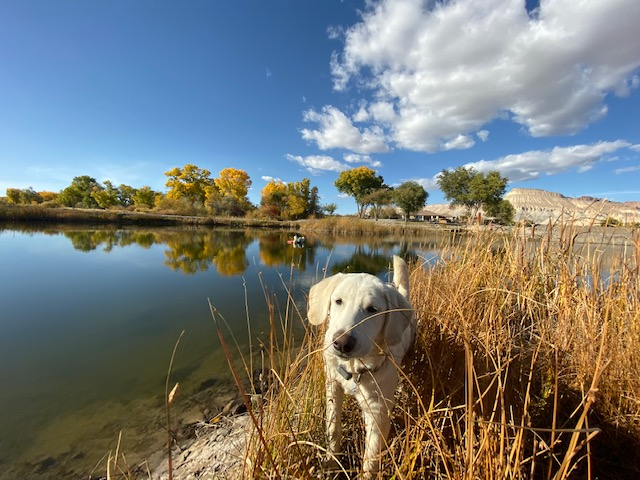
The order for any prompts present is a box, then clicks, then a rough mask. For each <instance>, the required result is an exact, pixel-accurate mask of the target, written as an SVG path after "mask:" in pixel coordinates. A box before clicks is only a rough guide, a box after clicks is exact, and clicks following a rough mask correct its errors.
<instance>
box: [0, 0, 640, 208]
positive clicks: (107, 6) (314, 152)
mask: <svg viewBox="0 0 640 480" xmlns="http://www.w3.org/2000/svg"><path fill="white" fill-rule="evenodd" d="M638 25H640V2H639V1H638V0H607V1H602V0H583V1H577V0H549V1H542V2H540V3H538V2H535V1H527V2H526V4H525V2H524V1H523V0H457V1H441V2H438V3H437V4H436V2H434V1H419V0H388V1H378V0H376V1H373V0H372V1H356V0H343V1H339V0H251V1H244V0H234V1H222V0H220V1H213V0H188V1H178V0H174V1H168V0H110V1H84V0H56V1H51V0H5V1H3V2H0V195H1V194H4V191H5V189H6V188H9V187H12V188H28V187H32V188H34V189H36V190H38V191H41V190H48V191H59V190H62V189H63V188H65V187H66V186H68V185H69V184H70V183H71V180H72V179H73V177H75V176H81V175H89V176H92V177H94V178H96V179H97V180H98V181H100V182H102V181H105V180H110V181H112V182H113V183H114V184H116V185H119V184H121V183H124V184H127V185H131V186H133V187H142V186H144V185H148V186H150V187H152V188H153V189H155V190H159V191H166V187H165V182H166V180H167V178H166V176H165V175H164V172H166V171H168V170H169V169H171V168H173V167H180V166H183V165H185V164H187V163H192V164H195V165H198V166H199V167H201V168H206V169H208V170H210V171H211V172H212V177H216V176H217V175H218V173H219V171H220V170H222V169H223V168H227V167H233V168H239V169H243V170H246V171H247V173H248V174H249V176H250V178H251V180H252V188H251V191H250V192H249V197H250V200H251V201H252V202H254V203H258V202H259V200H260V190H262V188H263V187H264V186H265V185H266V183H267V182H268V181H269V180H270V179H274V178H275V179H280V180H282V181H284V182H291V181H298V180H301V179H302V178H304V177H308V178H310V179H311V184H312V185H315V186H317V187H318V189H319V193H320V196H321V201H322V203H336V204H337V205H338V213H345V214H346V213H353V212H354V211H355V202H354V201H353V199H351V198H344V197H342V196H340V195H339V193H338V192H337V190H336V189H335V187H334V185H333V183H334V181H335V180H336V178H337V177H338V175H339V172H340V171H342V170H345V169H349V168H354V167H357V166H360V165H367V166H369V167H370V168H373V169H374V170H376V171H377V172H378V174H380V175H382V176H383V178H384V180H385V182H386V183H387V184H388V185H398V184H400V183H402V182H404V181H407V180H416V181H418V182H420V183H421V184H422V185H423V186H424V187H425V189H426V190H427V191H428V192H429V199H428V203H431V204H433V203H443V202H444V199H443V196H442V193H441V192H440V191H438V189H437V184H436V179H437V174H438V173H439V172H440V171H442V170H443V169H447V168H455V167H457V166H461V165H465V166H473V167H474V168H476V169H478V170H480V171H489V170H498V171H500V172H501V173H502V174H503V175H504V176H506V177H508V178H509V179H510V184H509V187H508V189H510V188H514V187H525V188H541V189H545V190H550V191H554V192H559V193H562V194H564V195H567V196H582V195H590V196H596V197H605V198H609V199H611V200H615V201H638V200H640V122H639V121H638V120H639V117H640V28H638Z"/></svg>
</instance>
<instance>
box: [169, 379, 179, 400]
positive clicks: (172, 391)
mask: <svg viewBox="0 0 640 480" xmlns="http://www.w3.org/2000/svg"><path fill="white" fill-rule="evenodd" d="M179 385H180V384H179V383H176V385H175V386H174V387H173V388H172V389H171V391H170V392H169V397H168V399H167V403H168V404H169V405H171V404H172V403H173V399H174V397H175V396H176V393H177V392H178V386H179Z"/></svg>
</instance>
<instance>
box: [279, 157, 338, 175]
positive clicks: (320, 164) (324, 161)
mask: <svg viewBox="0 0 640 480" xmlns="http://www.w3.org/2000/svg"><path fill="white" fill-rule="evenodd" d="M286 158H287V160H289V161H292V162H294V163H297V164H298V165H300V166H302V167H304V169H305V170H307V171H308V172H309V173H311V174H313V175H317V174H319V173H321V172H326V171H330V172H342V171H343V170H347V169H348V168H349V167H348V166H347V165H345V164H344V163H340V162H338V161H337V160H335V159H334V158H333V157H330V156H328V155H310V156H308V157H301V156H299V155H291V154H287V155H286Z"/></svg>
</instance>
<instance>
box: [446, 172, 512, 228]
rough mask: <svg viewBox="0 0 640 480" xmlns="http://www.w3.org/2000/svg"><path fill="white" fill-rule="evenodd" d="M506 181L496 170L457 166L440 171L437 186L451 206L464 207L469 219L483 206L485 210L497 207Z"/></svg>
mask: <svg viewBox="0 0 640 480" xmlns="http://www.w3.org/2000/svg"><path fill="white" fill-rule="evenodd" d="M508 181H509V180H508V179H507V178H505V177H502V176H501V175H500V173H499V172H496V171H492V172H489V173H487V174H484V173H480V172H478V171H476V170H475V169H473V168H465V167H458V168H456V169H455V170H443V171H442V172H440V176H439V177H438V186H439V187H440V190H442V192H443V193H444V196H445V198H446V199H447V200H449V201H450V204H451V206H452V207H456V206H462V207H464V208H466V209H467V214H468V215H469V219H473V218H476V216H477V214H478V212H479V210H480V209H481V208H483V207H484V208H485V210H488V209H491V208H494V207H495V208H497V206H498V204H499V203H500V202H501V201H502V197H503V195H504V192H505V190H506V188H507V182H508Z"/></svg>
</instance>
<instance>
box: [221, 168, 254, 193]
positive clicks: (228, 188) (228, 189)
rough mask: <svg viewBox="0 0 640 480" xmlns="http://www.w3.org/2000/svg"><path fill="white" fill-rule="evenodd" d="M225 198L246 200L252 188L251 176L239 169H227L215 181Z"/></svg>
mask: <svg viewBox="0 0 640 480" xmlns="http://www.w3.org/2000/svg"><path fill="white" fill-rule="evenodd" d="M213 183H214V185H215V186H216V187H217V188H218V190H219V192H220V195H222V196H223V197H227V196H229V197H233V198H235V199H236V200H238V201H241V200H244V198H245V197H246V196H247V193H248V192H249V187H251V180H250V179H249V174H248V173H247V172H245V171H244V170H238V169H237V168H225V169H224V170H221V171H220V176H219V177H218V178H216V179H215V180H214V181H213Z"/></svg>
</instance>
